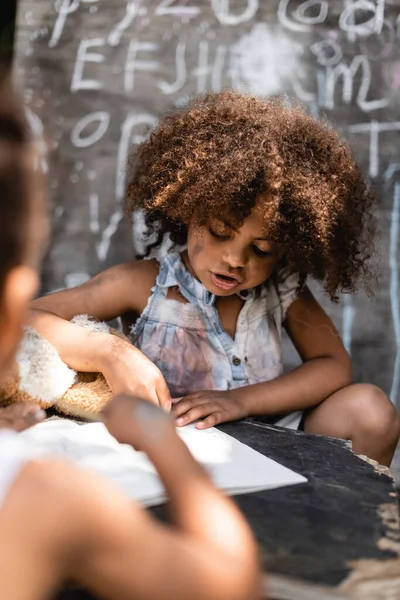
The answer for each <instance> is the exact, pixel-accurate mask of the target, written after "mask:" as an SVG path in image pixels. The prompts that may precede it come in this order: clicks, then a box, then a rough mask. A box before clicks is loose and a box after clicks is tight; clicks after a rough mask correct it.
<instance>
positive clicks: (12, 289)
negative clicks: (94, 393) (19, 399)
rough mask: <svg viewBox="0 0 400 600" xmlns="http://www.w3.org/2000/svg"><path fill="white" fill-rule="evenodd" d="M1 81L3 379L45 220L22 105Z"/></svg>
mask: <svg viewBox="0 0 400 600" xmlns="http://www.w3.org/2000/svg"><path fill="white" fill-rule="evenodd" d="M1 81H2V83H0V207H1V213H0V375H2V374H3V372H4V370H5V369H6V368H7V367H8V366H9V364H10V362H11V360H12V359H13V357H14V354H15V351H16V349H17V346H18V343H19V340H20V337H21V335H22V329H23V325H24V324H25V318H26V313H27V309H28V304H29V301H30V300H31V298H32V296H33V295H34V294H35V292H36V290H37V286H38V274H37V268H38V265H39V258H40V254H41V251H42V249H43V242H44V240H45V239H46V237H47V227H48V223H47V216H46V213H45V203H44V198H43V190H42V182H41V176H40V174H39V173H37V172H35V171H34V158H35V154H34V149H33V144H32V143H31V140H30V136H29V134H28V127H27V124H26V121H25V118H24V113H23V109H22V106H21V105H20V103H19V101H18V99H17V97H16V95H15V94H14V93H13V91H12V89H11V85H10V83H9V82H8V81H7V79H5V78H4V77H3V78H1Z"/></svg>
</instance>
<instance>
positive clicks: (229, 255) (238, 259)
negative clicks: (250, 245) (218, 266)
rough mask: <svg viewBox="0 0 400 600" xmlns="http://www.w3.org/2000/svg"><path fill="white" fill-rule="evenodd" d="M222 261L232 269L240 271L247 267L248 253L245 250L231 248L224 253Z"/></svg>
mask: <svg viewBox="0 0 400 600" xmlns="http://www.w3.org/2000/svg"><path fill="white" fill-rule="evenodd" d="M222 260H223V261H224V262H225V263H226V264H227V265H229V266H230V267H231V268H232V269H240V268H241V267H244V266H245V265H246V252H245V250H244V248H233V247H229V248H226V249H225V250H224V252H223V253H222Z"/></svg>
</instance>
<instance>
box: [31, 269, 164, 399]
mask: <svg viewBox="0 0 400 600" xmlns="http://www.w3.org/2000/svg"><path fill="white" fill-rule="evenodd" d="M157 273H158V265H157V263H156V261H137V262H133V263H127V264H122V265H118V266H116V267H113V268H111V269H108V270H107V271H104V272H103V273H100V274H99V275H97V276H96V277H93V279H91V280H90V281H88V282H86V283H84V284H83V285H80V286H78V287H76V288H73V289H70V290H64V291H61V292H56V293H54V294H49V295H48V296H44V297H43V298H39V299H38V300H35V301H34V302H32V304H31V315H30V317H31V318H30V324H31V325H32V327H34V329H36V331H38V332H39V333H40V334H41V335H42V336H43V337H44V338H46V339H47V340H48V341H49V342H50V343H51V344H53V346H54V347H55V348H56V349H57V351H58V353H59V355H60V357H61V359H62V360H63V361H64V362H65V363H66V364H67V365H68V366H70V367H71V368H72V369H75V370H76V371H88V372H102V373H103V375H104V376H105V378H106V380H107V382H108V384H109V386H110V388H111V390H112V391H113V392H114V393H122V392H130V393H132V394H137V395H139V396H141V397H143V398H146V399H148V400H150V401H152V402H154V403H156V404H160V405H161V406H163V407H165V408H167V409H168V410H169V407H170V395H169V391H168V388H167V386H166V383H165V381H164V378H163V376H162V375H161V372H160V371H159V369H157V367H156V366H155V365H154V364H153V363H152V362H151V361H149V360H148V359H147V358H146V357H145V356H144V355H143V354H142V353H141V352H140V351H139V350H137V349H136V348H134V347H133V346H132V345H131V344H128V343H126V342H124V341H123V340H121V339H119V338H117V337H115V336H111V335H109V334H106V333H98V332H92V331H88V330H87V329H84V328H83V327H80V326H79V325H74V324H72V323H70V322H69V321H70V319H72V318H73V317H74V316H75V315H78V314H88V315H90V316H92V317H95V318H97V319H99V320H100V321H109V320H112V319H114V318H116V317H119V316H121V315H123V314H124V313H126V312H129V311H132V312H135V313H137V314H140V313H141V312H142V311H143V310H144V308H145V306H146V304H147V301H148V298H149V296H150V293H151V288H152V286H153V285H154V282H155V279H156V277H157Z"/></svg>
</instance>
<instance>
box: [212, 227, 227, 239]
mask: <svg viewBox="0 0 400 600" xmlns="http://www.w3.org/2000/svg"><path fill="white" fill-rule="evenodd" d="M208 232H209V233H210V235H212V237H214V238H215V239H217V240H222V241H223V240H229V238H230V236H229V235H226V234H222V233H217V232H216V231H214V230H213V229H211V227H209V228H208Z"/></svg>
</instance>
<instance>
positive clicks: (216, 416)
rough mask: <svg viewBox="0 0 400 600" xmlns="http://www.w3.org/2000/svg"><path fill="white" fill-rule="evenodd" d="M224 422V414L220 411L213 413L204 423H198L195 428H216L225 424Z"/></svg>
mask: <svg viewBox="0 0 400 600" xmlns="http://www.w3.org/2000/svg"><path fill="white" fill-rule="evenodd" d="M223 422H224V418H223V415H222V413H221V412H220V411H217V412H215V413H213V414H212V415H209V416H208V417H206V418H205V419H203V420H202V421H199V422H198V423H196V425H195V427H196V429H208V428H209V427H214V426H215V425H218V424H219V423H223Z"/></svg>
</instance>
